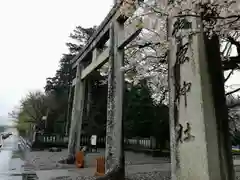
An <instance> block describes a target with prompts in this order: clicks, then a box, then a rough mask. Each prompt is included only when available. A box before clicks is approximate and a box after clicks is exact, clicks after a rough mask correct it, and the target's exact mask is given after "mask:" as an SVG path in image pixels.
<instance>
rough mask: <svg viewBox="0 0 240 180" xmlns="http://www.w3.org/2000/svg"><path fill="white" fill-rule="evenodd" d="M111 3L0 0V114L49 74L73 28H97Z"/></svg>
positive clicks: (60, 0) (76, 0) (41, 86)
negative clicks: (78, 26) (95, 26)
mask: <svg viewBox="0 0 240 180" xmlns="http://www.w3.org/2000/svg"><path fill="white" fill-rule="evenodd" d="M112 2H113V0H101V1H100V0H87V1H85V0H21V1H19V0H7V1H5V0H0V26H1V28H0V82H1V88H0V116H6V115H7V114H8V112H9V111H11V110H12V109H13V107H14V106H15V105H17V104H18V102H19V100H20V99H21V97H23V96H24V95H25V94H26V93H27V92H28V91H30V90H37V89H42V88H43V86H44V85H45V79H46V78H47V77H49V76H53V75H54V74H55V71H56V69H57V66H58V61H59V59H60V57H61V54H62V53H64V52H67V48H66V46H65V43H66V42H67V41H68V40H69V38H68V36H69V34H70V32H71V31H72V30H73V29H74V28H75V26H77V25H81V26H83V27H91V26H93V25H98V24H99V23H100V22H101V21H102V20H103V18H104V17H105V16H106V15H107V13H108V11H109V10H110V8H111V6H112Z"/></svg>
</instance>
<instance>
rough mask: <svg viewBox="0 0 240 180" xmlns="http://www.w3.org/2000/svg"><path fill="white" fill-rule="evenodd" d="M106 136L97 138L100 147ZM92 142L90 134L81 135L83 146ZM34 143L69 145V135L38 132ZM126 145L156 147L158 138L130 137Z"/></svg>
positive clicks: (48, 145)
mask: <svg viewBox="0 0 240 180" xmlns="http://www.w3.org/2000/svg"><path fill="white" fill-rule="evenodd" d="M105 141H106V138H105V137H98V138H97V146H98V147H99V148H104V147H105ZM89 143H90V136H85V135H82V136H81V141H80V144H81V146H84V145H88V144H89ZM34 144H35V145H36V144H37V146H41V147H53V146H54V147H67V145H68V137H66V136H63V135H58V134H40V133H37V134H36V137H35V142H34ZM124 144H125V147H138V148H142V149H156V148H157V146H156V140H155V138H154V137H150V138H140V137H135V138H130V139H127V138H125V139H124Z"/></svg>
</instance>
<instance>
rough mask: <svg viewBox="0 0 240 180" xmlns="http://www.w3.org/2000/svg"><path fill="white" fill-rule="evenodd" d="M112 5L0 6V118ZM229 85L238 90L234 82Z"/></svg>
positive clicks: (102, 0)
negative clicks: (74, 36)
mask: <svg viewBox="0 0 240 180" xmlns="http://www.w3.org/2000/svg"><path fill="white" fill-rule="evenodd" d="M112 2H113V0H0V83H1V86H0V116H6V115H7V114H8V112H10V111H11V110H13V108H14V106H16V105H18V102H19V100H20V99H21V98H22V97H23V96H24V95H25V94H26V93H27V92H28V91H31V90H39V89H43V87H44V85H45V80H46V78H47V77H49V76H53V75H54V74H55V71H56V69H57V66H58V62H59V59H60V58H61V55H62V54H63V53H65V52H67V48H66V45H65V43H66V42H67V41H68V40H69V38H68V36H69V34H70V32H72V30H73V29H74V28H75V27H76V26H77V25H81V26H83V27H92V26H93V25H98V24H99V23H100V22H101V21H102V20H103V19H104V17H105V16H106V15H107V13H108V12H109V10H110V8H111V6H112ZM230 83H233V84H237V83H238V81H237V78H236V77H235V78H233V79H232V80H231V81H230ZM0 121H2V120H1V118H0ZM0 123H1V122H0Z"/></svg>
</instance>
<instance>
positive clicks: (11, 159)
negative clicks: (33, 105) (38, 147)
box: [0, 129, 25, 180]
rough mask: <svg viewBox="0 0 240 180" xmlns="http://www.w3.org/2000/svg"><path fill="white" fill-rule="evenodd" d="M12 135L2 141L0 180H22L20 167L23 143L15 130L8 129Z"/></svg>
mask: <svg viewBox="0 0 240 180" xmlns="http://www.w3.org/2000/svg"><path fill="white" fill-rule="evenodd" d="M6 132H12V133H13V135H12V136H10V137H9V138H7V139H5V140H4V141H3V147H2V148H1V151H0V180H23V177H22V173H21V172H22V165H23V163H24V161H23V152H24V148H25V147H24V146H25V145H24V143H23V142H22V139H21V138H20V137H19V136H18V134H17V132H16V130H15V129H8V130H7V131H6Z"/></svg>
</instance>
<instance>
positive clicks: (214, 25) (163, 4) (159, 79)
mask: <svg viewBox="0 0 240 180" xmlns="http://www.w3.org/2000/svg"><path fill="white" fill-rule="evenodd" d="M121 12H122V14H124V15H125V16H128V17H130V18H129V19H128V22H127V23H129V24H131V22H133V21H134V20H138V21H139V26H142V28H143V30H142V32H141V34H140V35H139V36H138V37H137V38H136V39H135V40H134V41H132V42H131V43H130V44H129V45H128V47H126V66H125V67H124V70H125V71H126V74H129V76H130V77H132V78H131V80H132V81H135V83H137V82H138V81H139V80H140V79H147V80H148V82H149V87H150V89H151V90H152V93H153V98H154V99H155V100H156V102H161V103H162V102H165V103H167V92H168V83H167V59H168V50H169V43H168V42H169V41H168V40H169V37H168V35H167V19H168V18H174V17H199V18H201V19H202V22H203V25H204V31H205V33H206V34H207V35H208V36H209V38H211V37H212V36H213V35H217V36H219V38H220V39H221V58H222V62H223V70H224V71H226V73H225V74H226V80H225V81H226V82H227V80H228V79H229V78H230V77H231V75H232V74H233V72H234V71H235V70H237V69H239V63H240V40H239V37H240V32H239V30H238V28H239V26H240V21H239V19H240V3H239V2H238V3H237V2H236V1H234V0H229V1H224V0H169V1H167V0H165V1H159V0H147V1H138V2H137V1H135V0H124V1H123V5H122V7H121ZM196 32H197V30H194V29H192V30H191V31H190V32H188V33H189V34H192V33H196ZM189 34H188V35H189ZM234 50H235V51H236V50H237V54H236V55H233V53H232V51H234ZM238 90H240V88H239V89H234V90H233V91H231V92H227V93H226V95H227V96H228V95H230V94H232V93H235V92H237V91H238ZM237 103H238V102H237Z"/></svg>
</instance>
